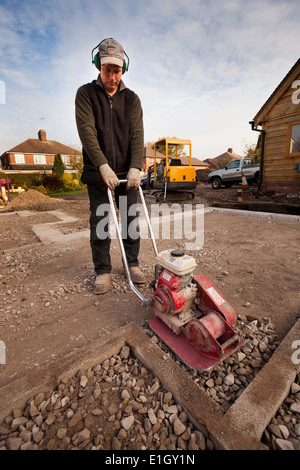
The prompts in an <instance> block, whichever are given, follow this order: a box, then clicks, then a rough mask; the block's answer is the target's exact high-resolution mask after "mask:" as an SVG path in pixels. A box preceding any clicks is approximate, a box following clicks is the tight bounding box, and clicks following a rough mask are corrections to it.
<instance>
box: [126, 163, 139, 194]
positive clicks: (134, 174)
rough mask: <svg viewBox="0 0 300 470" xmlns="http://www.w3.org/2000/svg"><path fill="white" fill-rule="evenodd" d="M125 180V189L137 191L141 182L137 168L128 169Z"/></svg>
mask: <svg viewBox="0 0 300 470" xmlns="http://www.w3.org/2000/svg"><path fill="white" fill-rule="evenodd" d="M126 179H127V187H126V188H127V189H128V188H131V187H133V188H135V189H137V188H138V187H139V185H140V182H141V172H140V170H139V169H138V168H130V169H129V171H128V173H127V176H126Z"/></svg>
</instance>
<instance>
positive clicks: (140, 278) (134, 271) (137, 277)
mask: <svg viewBox="0 0 300 470" xmlns="http://www.w3.org/2000/svg"><path fill="white" fill-rule="evenodd" d="M129 273H130V277H131V280H132V282H134V284H145V283H146V277H145V274H144V273H143V271H141V270H140V268H139V267H138V266H129Z"/></svg>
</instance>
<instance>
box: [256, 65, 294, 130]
mask: <svg viewBox="0 0 300 470" xmlns="http://www.w3.org/2000/svg"><path fill="white" fill-rule="evenodd" d="M299 73H300V59H298V60H297V62H296V63H295V64H294V65H293V67H292V68H291V69H290V71H289V72H288V73H287V74H286V76H285V77H284V78H283V79H282V80H281V82H280V83H279V85H278V86H277V88H275V90H274V91H273V93H272V94H271V95H270V96H269V98H268V99H267V101H266V102H265V104H264V105H263V106H262V107H261V108H260V110H259V111H258V113H257V114H256V115H255V117H254V118H253V121H254V125H255V126H258V125H260V124H261V123H262V121H263V119H264V117H265V116H266V114H267V113H268V112H269V110H270V109H271V108H272V107H273V106H274V105H275V104H276V103H277V101H278V100H279V99H280V98H281V96H282V95H283V94H284V93H285V92H286V91H287V90H288V88H289V87H290V86H291V84H292V83H293V81H294V80H295V79H296V78H297V77H298V75H299Z"/></svg>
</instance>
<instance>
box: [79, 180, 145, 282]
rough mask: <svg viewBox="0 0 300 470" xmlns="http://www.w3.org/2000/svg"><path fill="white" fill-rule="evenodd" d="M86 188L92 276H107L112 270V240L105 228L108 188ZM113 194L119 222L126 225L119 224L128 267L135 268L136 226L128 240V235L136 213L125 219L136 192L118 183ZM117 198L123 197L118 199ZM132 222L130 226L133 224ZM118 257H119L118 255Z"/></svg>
mask: <svg viewBox="0 0 300 470" xmlns="http://www.w3.org/2000/svg"><path fill="white" fill-rule="evenodd" d="M87 188H88V194H89V199H90V211H91V214H90V245H91V250H92V257H93V263H94V267H95V272H96V274H104V273H110V272H111V269H112V266H111V258H110V242H111V238H110V236H109V227H108V210H109V200H108V195H107V186H106V185H105V184H98V185H87ZM112 194H113V195H114V198H115V201H116V206H117V208H118V209H119V210H120V216H121V221H125V222H124V223H122V239H123V244H124V250H125V253H126V257H127V263H128V266H138V264H139V263H138V254H139V250H140V235H139V229H138V226H137V225H135V227H136V230H135V233H134V236H133V237H132V238H131V237H130V236H129V235H130V234H128V227H129V225H130V223H131V222H133V221H134V220H135V222H136V211H135V214H134V215H132V214H131V212H130V215H128V210H129V209H130V207H131V206H132V205H133V204H136V203H137V190H136V189H134V188H129V189H128V190H127V189H126V183H121V184H120V185H119V186H117V187H116V188H115V190H114V191H112ZM120 196H123V197H122V198H120ZM124 196H125V197H124ZM119 203H120V204H119ZM132 209H134V208H132ZM97 211H98V212H97ZM96 212H97V213H98V215H97V213H96ZM105 222H106V223H105ZM126 222H127V223H126ZM135 222H133V223H134V224H135ZM120 256H122V254H121V251H120Z"/></svg>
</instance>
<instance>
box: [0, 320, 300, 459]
mask: <svg viewBox="0 0 300 470" xmlns="http://www.w3.org/2000/svg"><path fill="white" fill-rule="evenodd" d="M236 330H237V331H238V332H239V334H240V335H241V336H242V337H243V338H244V341H245V343H244V346H243V347H242V348H241V350H240V351H238V352H236V353H235V354H233V355H232V356H231V357H229V358H228V359H227V360H226V361H225V362H224V363H221V364H218V365H217V366H215V367H214V368H213V369H212V370H210V371H208V372H200V371H194V370H191V369H189V368H187V367H186V366H185V365H183V364H181V366H182V368H183V369H185V370H186V372H187V373H188V374H190V375H191V376H192V378H193V380H195V382H196V383H198V385H199V387H201V388H203V389H204V390H205V391H206V392H207V393H208V394H209V395H210V397H211V398H213V399H215V400H216V401H217V402H218V403H220V404H221V406H222V407H223V408H224V410H227V409H228V408H229V407H230V405H231V404H232V403H233V402H234V401H235V400H236V398H237V397H238V396H239V395H240V394H241V393H242V392H243V390H244V389H245V388H246V387H247V386H248V385H249V383H250V382H251V380H253V378H254V377H255V375H256V373H258V372H259V370H260V369H261V367H262V366H263V364H264V363H265V362H267V361H268V359H269V358H270V356H271V354H272V353H273V352H274V350H275V349H276V346H277V345H278V341H277V340H276V336H275V335H274V334H273V332H272V329H271V328H270V322H269V321H268V320H267V319H265V320H264V322H262V323H258V321H257V320H252V321H251V322H249V323H248V324H245V323H243V322H241V321H240V320H239V322H238V324H237V326H236ZM144 332H145V333H146V334H147V335H149V336H150V337H151V341H153V342H154V343H157V344H158V345H159V346H160V347H161V348H162V349H163V350H164V352H165V354H167V355H170V356H171V357H172V358H173V359H175V361H177V362H179V363H180V361H178V359H177V358H175V357H174V355H173V353H172V352H171V351H170V350H169V349H167V348H166V346H164V345H163V344H161V341H160V340H159V339H158V338H157V337H156V335H155V334H153V333H152V332H151V331H150V330H149V329H148V328H147V326H145V328H144ZM266 346H267V347H266ZM299 378H300V377H299V375H298V377H297V379H296V381H295V382H294V383H293V384H292V387H291V391H290V395H289V397H288V398H287V399H286V400H285V402H284V403H283V404H282V406H281V407H280V409H279V410H278V412H277V414H276V416H275V417H274V418H273V420H272V422H271V423H270V424H269V425H268V427H267V429H266V430H265V433H264V436H263V441H264V443H265V444H266V445H268V447H269V448H270V449H280V450H281V449H288V450H299V448H300V426H299V413H300V410H299V407H300V385H299ZM0 449H2V450H6V449H8V450H56V449H60V450H71V449H72V450H74V449H79V450H115V451H118V450H214V445H213V443H212V441H211V440H210V439H209V438H208V436H207V434H206V433H205V432H201V431H199V430H197V429H195V428H194V426H193V424H192V423H191V422H190V421H189V419H188V416H187V414H186V413H185V411H184V410H183V408H182V407H181V405H180V404H178V403H175V401H174V398H173V396H172V394H171V393H170V392H167V391H166V390H165V389H164V388H163V387H162V385H161V384H160V382H159V380H158V378H156V377H155V376H154V375H153V374H152V373H150V372H149V371H148V370H147V369H146V368H145V367H144V366H143V365H142V364H141V363H140V362H139V361H138V360H137V359H136V358H134V357H132V355H131V352H130V349H129V348H128V347H127V346H124V347H123V348H122V349H121V351H120V352H119V354H118V355H115V356H113V357H111V358H110V359H107V360H106V361H104V362H103V363H102V364H96V365H95V366H93V367H91V368H89V369H87V370H79V371H78V372H77V374H76V375H74V376H73V377H71V378H70V379H63V380H62V381H61V382H60V383H59V385H58V387H57V388H56V390H55V391H53V392H48V393H39V394H38V395H36V396H33V397H31V398H30V399H29V400H28V402H27V404H26V406H25V407H24V408H23V409H16V408H15V409H13V410H12V413H11V414H10V415H9V416H7V417H6V418H5V419H4V420H3V422H2V423H1V424H0Z"/></svg>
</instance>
